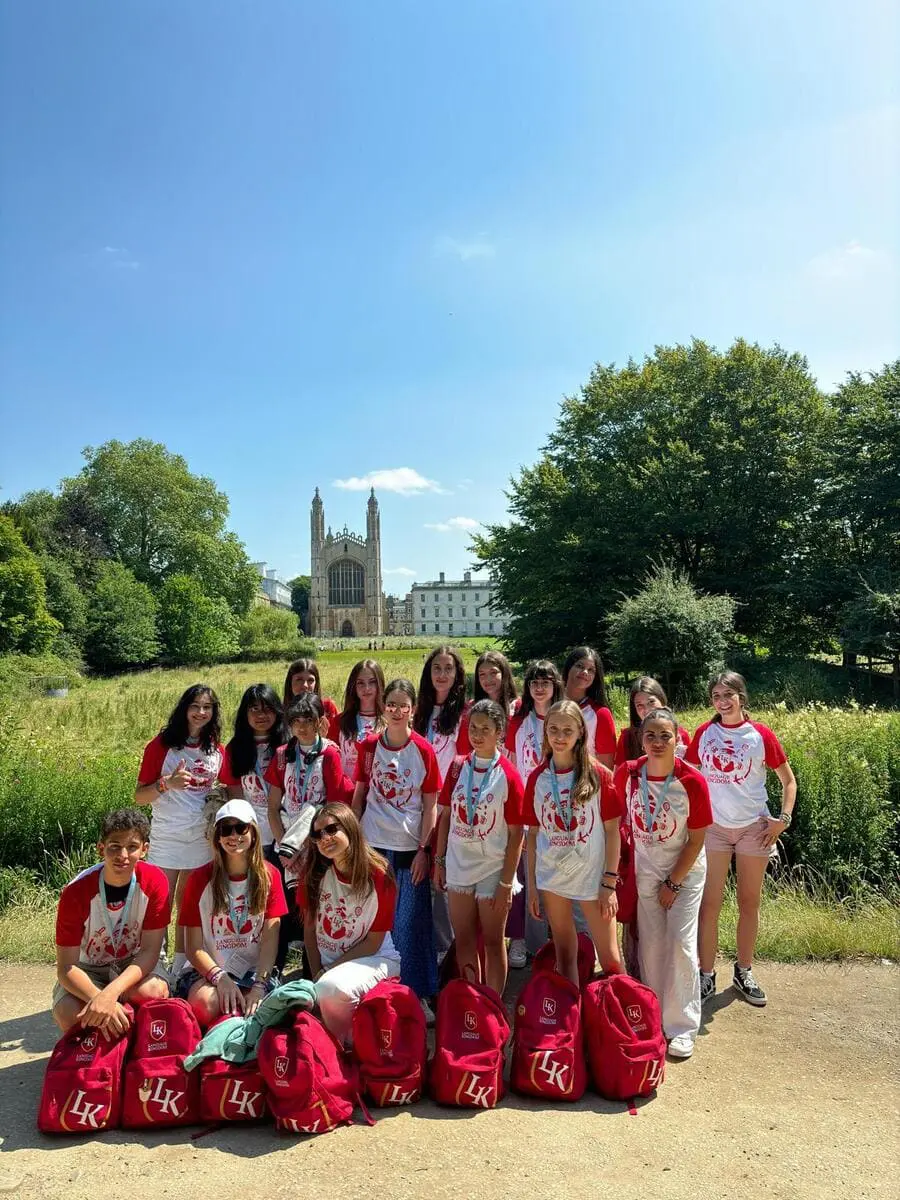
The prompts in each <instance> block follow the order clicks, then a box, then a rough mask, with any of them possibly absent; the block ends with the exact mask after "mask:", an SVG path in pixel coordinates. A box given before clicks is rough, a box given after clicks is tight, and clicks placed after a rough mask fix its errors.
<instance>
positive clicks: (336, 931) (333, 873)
mask: <svg viewBox="0 0 900 1200" xmlns="http://www.w3.org/2000/svg"><path fill="white" fill-rule="evenodd" d="M372 883H373V888H372V890H371V892H369V894H368V896H364V897H360V895H359V894H358V893H357V892H354V891H351V888H350V881H349V879H345V878H344V877H343V875H341V874H340V873H339V872H338V871H337V870H336V868H335V867H334V866H333V865H332V866H330V867H329V868H328V870H327V871H326V872H325V874H324V876H323V877H322V883H321V886H320V888H319V908H318V911H317V913H316V945H317V946H318V948H319V956H320V957H321V959H322V966H323V967H329V966H331V964H332V963H333V962H336V961H337V959H339V958H340V957H341V955H343V954H346V953H347V951H348V950H351V949H352V948H353V947H354V946H355V945H357V943H358V942H361V941H362V940H363V938H364V937H367V936H368V935H369V934H370V933H383V934H384V940H383V941H382V943H381V946H380V948H379V949H378V950H376V951H375V954H376V955H378V956H379V957H380V958H391V959H395V960H396V961H397V962H399V961H400V955H399V954H398V952H397V949H396V947H395V946H394V943H393V941H392V940H391V929H392V928H393V925H394V907H395V905H396V901H397V886H396V884H395V883H394V881H393V879H390V878H389V877H388V876H387V875H385V873H384V872H383V871H376V872H375V873H374V876H373V878H372ZM299 900H300V907H301V909H303V908H304V907H305V906H306V893H305V889H303V888H302V886H301V892H300V896H299Z"/></svg>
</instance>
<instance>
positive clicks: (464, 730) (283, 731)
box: [53, 646, 796, 1058]
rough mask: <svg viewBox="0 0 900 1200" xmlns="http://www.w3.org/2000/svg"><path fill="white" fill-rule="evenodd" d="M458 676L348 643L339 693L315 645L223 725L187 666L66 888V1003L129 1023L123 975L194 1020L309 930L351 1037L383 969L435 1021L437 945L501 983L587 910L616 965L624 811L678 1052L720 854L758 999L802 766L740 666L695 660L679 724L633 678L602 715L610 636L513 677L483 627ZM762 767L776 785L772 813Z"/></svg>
mask: <svg viewBox="0 0 900 1200" xmlns="http://www.w3.org/2000/svg"><path fill="white" fill-rule="evenodd" d="M473 693H474V695H473V698H472V699H471V700H468V699H467V694H466V674H465V670H464V667H463V663H462V659H461V658H460V656H459V654H458V652H457V651H456V650H455V649H453V648H452V647H450V646H440V647H438V648H437V649H435V650H433V651H432V652H431V653H430V654H429V655H428V657H427V659H426V661H425V664H424V667H423V671H422V677H421V680H420V684H419V689H418V693H417V692H416V689H415V687H414V686H413V684H412V683H411V682H410V681H409V680H407V679H394V680H391V681H390V682H387V683H386V682H385V679H384V675H383V672H382V670H381V667H380V666H379V664H378V663H377V662H376V661H375V660H373V659H370V658H367V659H364V660H362V661H361V662H359V663H357V664H356V665H355V666H354V667H353V669H352V671H351V672H350V676H349V679H348V681H347V686H346V690H345V695H344V703H343V709H342V711H341V712H338V711H337V709H336V707H335V706H334V704H333V703H332V701H330V700H329V699H328V698H326V697H323V696H322V695H321V689H320V681H319V675H318V670H317V668H316V664H315V662H314V661H313V660H310V659H300V660H297V661H296V662H294V663H292V664H291V665H290V667H289V669H288V672H287V677H286V680H285V687H284V696H283V699H279V697H278V696H277V695H276V693H275V692H274V691H273V689H272V688H270V687H269V686H267V685H265V684H256V685H254V686H253V687H250V688H248V689H247V690H246V692H245V693H244V695H243V697H242V700H241V703H240V706H239V708H238V711H237V715H236V718H235V726H234V735H233V737H232V739H231V740H230V741H229V743H228V745H227V746H225V747H223V746H222V745H221V744H220V731H221V713H220V706H219V701H218V698H217V697H216V694H215V692H214V691H213V690H212V688H210V687H209V686H207V685H206V684H196V685H194V686H193V687H191V688H188V689H187V691H186V692H185V693H184V695H183V696H182V697H181V699H180V700H179V702H178V704H177V705H176V706H175V708H174V710H173V711H172V713H171V715H170V717H169V720H168V722H167V724H166V726H165V728H163V729H162V731H161V732H160V733H159V734H158V735H157V736H156V737H155V738H154V739H153V740H152V741H151V742H150V743H149V744H148V745H147V747H146V749H145V751H144V756H143V761H142V763H141V768H140V772H139V775H138V784H137V789H136V793H135V799H136V801H137V803H138V804H141V805H149V807H150V811H151V819H150V821H149V822H148V820H147V817H146V816H145V815H144V813H143V812H142V811H141V810H140V809H138V808H132V809H125V810H119V811H117V812H115V813H112V814H110V815H109V817H107V819H106V821H105V823H104V826H103V829H102V831H101V837H100V843H99V850H100V857H101V862H100V863H99V864H98V865H97V866H95V867H93V868H90V869H89V870H87V871H85V872H82V874H81V875H79V876H78V877H77V878H76V879H75V880H73V881H72V882H71V883H70V884H69V885H68V886H67V887H66V888H65V889H64V891H63V894H62V897H61V899H60V905H59V912H58V918H57V933H56V942H57V986H56V989H55V991H54V997H53V1015H54V1017H55V1019H56V1021H57V1023H58V1024H59V1025H60V1027H61V1028H63V1029H64V1030H65V1029H67V1028H69V1027H70V1026H71V1025H72V1024H74V1023H75V1022H76V1021H81V1022H82V1023H83V1024H87V1025H96V1026H100V1027H107V1026H108V1027H109V1028H110V1029H112V1030H119V1029H121V1028H122V1024H123V1022H127V1016H126V1015H125V1012H124V1010H123V1008H122V1003H123V1002H124V1000H125V999H126V997H127V998H128V999H129V1000H130V1001H132V1002H137V1003H140V1002H141V1001H142V1000H144V999H148V998H156V997H159V996H164V995H168V994H169V988H170V986H174V987H176V988H177V989H178V992H179V994H182V995H185V996H186V997H187V999H188V1001H189V1002H190V1004H191V1005H192V1007H193V1009H194V1011H195V1012H196V1014H197V1016H198V1018H199V1020H200V1022H201V1024H202V1025H204V1026H205V1025H208V1024H210V1023H211V1022H213V1021H214V1020H216V1019H217V1018H218V1017H219V1016H221V1015H232V1014H241V1013H243V1014H247V1015H249V1014H252V1013H253V1012H254V1010H255V1008H256V1007H257V1005H258V1004H259V1002H260V1001H261V1000H262V998H263V997H264V996H265V995H266V994H267V992H268V991H269V990H270V989H271V988H272V987H273V986H275V983H276V982H277V980H278V978H279V976H280V973H281V972H282V971H283V969H284V966H285V961H286V958H287V954H288V949H289V945H290V942H291V941H292V940H298V939H299V938H300V937H302V941H303V946H304V951H305V953H304V955H303V960H304V968H303V969H304V972H305V973H306V974H308V976H309V977H310V978H313V979H315V980H316V983H317V998H318V1005H319V1010H320V1015H321V1018H322V1020H323V1022H324V1023H325V1024H326V1025H327V1026H328V1028H329V1029H330V1030H331V1031H332V1032H333V1033H334V1034H335V1035H336V1036H338V1037H339V1038H342V1039H344V1040H346V1039H347V1038H348V1037H349V1032H350V1025H351V1020H352V1014H353V1010H354V1007H355V1006H356V1004H358V1002H359V1000H360V998H361V997H362V996H363V995H365V994H366V992H368V991H369V990H370V989H371V988H373V987H374V986H375V985H376V984H377V983H379V982H381V981H382V980H385V979H388V978H395V977H399V978H400V980H401V981H402V982H403V983H405V984H407V985H409V986H410V987H411V988H412V989H413V990H414V991H415V993H416V995H417V996H418V997H419V998H420V1001H421V1004H422V1007H423V1009H424V1010H425V1014H426V1018H427V1019H429V1020H432V1019H433V1014H432V1009H431V1007H430V1006H431V1003H432V1001H433V997H434V996H435V994H436V992H437V990H438V967H439V962H440V961H441V960H442V959H443V958H444V957H445V956H446V955H447V954H448V952H450V951H451V949H452V952H453V953H454V955H455V960H456V965H457V967H458V969H459V971H460V972H461V973H471V974H472V975H473V976H474V977H476V978H478V979H479V980H481V981H482V982H485V983H487V984H488V985H489V986H490V987H491V988H493V989H494V990H495V991H496V992H497V993H498V994H500V995H502V993H503V990H504V987H505V984H506V979H507V971H508V966H509V965H512V966H513V967H521V966H524V965H525V961H526V954H527V947H528V945H529V944H530V945H531V947H532V948H535V949H536V948H537V946H539V945H540V944H541V943H542V942H543V941H545V940H546V938H547V935H548V933H549V936H550V937H551V938H552V940H553V943H554V947H555V954H556V968H557V970H558V971H559V973H560V974H562V975H564V976H566V977H568V978H569V979H571V980H572V981H573V982H574V983H576V984H577V983H578V964H577V933H578V930H579V929H582V930H586V931H587V932H589V934H590V937H591V939H592V941H593V943H594V946H595V949H596V955H597V959H598V961H599V964H600V966H601V968H602V969H603V970H604V971H605V972H607V973H615V972H619V971H622V970H623V969H624V967H623V961H622V960H623V954H622V952H620V948H619V939H618V936H617V915H618V904H619V894H620V889H621V878H620V865H621V861H622V845H621V842H622V838H623V835H624V837H625V840H626V841H627V843H628V844H629V846H630V848H631V857H632V865H631V869H632V871H633V881H632V882H633V884H634V886H635V887H636V892H637V904H636V913H635V916H634V918H633V919H631V920H629V922H628V924H627V925H626V926H625V934H624V937H623V950H624V957H625V964H626V965H627V966H628V968H629V969H630V970H631V971H632V972H633V973H639V975H640V978H641V979H642V980H643V982H644V983H645V984H647V985H648V986H649V987H651V988H652V989H653V991H654V992H655V993H656V995H657V997H658V998H659V1001H660V1006H661V1011H662V1020H663V1029H664V1032H665V1035H666V1037H667V1039H668V1041H669V1053H670V1054H671V1055H672V1056H673V1057H680V1058H687V1057H689V1056H690V1055H691V1053H692V1052H693V1048H694V1041H695V1039H696V1036H697V1032H698V1029H699V1026H700V1017H701V1005H702V1003H703V1002H704V1001H705V1000H707V999H708V998H710V997H711V996H713V995H714V994H715V990H716V977H715V971H714V965H715V958H716V952H717V946H718V921H719V912H720V909H721V905H722V899H723V893H724V888H725V881H726V878H727V875H728V871H729V867H730V864H731V861H732V858H734V860H735V865H736V874H737V896H738V908H739V918H738V928H737V961H736V962H735V964H734V976H733V986H734V987H735V989H736V990H737V991H738V992H739V993H740V994H741V995H742V996H743V997H744V998H745V999H746V1000H748V1001H749V1002H750V1003H751V1004H754V1005H757V1006H761V1005H764V1004H765V1002H766V997H765V994H764V992H763V990H762V988H761V987H760V986H759V984H758V982H757V981H756V979H755V977H754V975H753V972H752V964H753V953H754V947H755V942H756V935H757V929H758V919H759V901H760V894H761V890H762V882H763V877H764V874H765V870H766V865H767V863H768V860H769V857H770V854H771V852H772V847H773V846H774V844H775V842H776V841H777V839H778V837H779V836H780V835H781V834H782V833H783V832H784V830H785V829H786V828H787V826H788V825H789V824H790V821H791V814H792V811H793V807H794V803H795V799H796V784H795V781H794V776H793V773H792V771H791V768H790V766H789V764H788V762H787V760H786V757H785V754H784V751H783V749H782V747H781V745H780V744H779V742H778V739H777V737H776V735H775V734H774V733H773V732H772V731H771V730H770V729H769V728H768V727H766V726H764V725H762V724H760V723H758V722H754V721H751V720H750V717H749V712H748V697H747V689H746V685H745V683H744V680H743V678H742V677H741V676H740V675H738V674H736V673H735V672H730V671H727V672H724V673H722V674H720V675H717V676H716V677H715V678H714V679H712V680H711V681H710V684H709V698H710V700H711V703H712V706H713V709H714V710H715V711H714V715H713V716H712V718H711V719H710V720H709V721H706V722H704V723H703V724H701V725H700V727H699V728H698V729H697V730H696V731H695V733H694V734H693V736H691V735H689V734H688V732H687V731H686V730H685V729H683V728H682V727H681V726H680V725H679V723H678V720H677V718H676V716H675V715H674V713H673V712H672V710H671V709H670V708H669V706H668V704H667V699H666V695H665V693H664V691H663V689H662V688H661V686H660V685H659V683H658V682H657V681H656V680H655V679H653V678H651V677H649V676H642V677H641V678H639V679H637V680H636V681H635V683H634V684H633V686H632V688H631V694H630V702H629V707H630V721H629V724H628V725H627V726H626V727H625V728H623V729H622V730H621V733H620V734H619V736H618V738H617V736H616V728H615V723H614V720H613V717H612V714H611V712H610V710H609V707H608V704H607V700H606V689H605V683H604V675H603V666H602V663H601V660H600V657H599V655H598V654H597V653H596V651H594V650H593V649H591V648H590V647H585V646H582V647H578V648H577V649H575V650H574V651H573V652H572V653H571V654H570V655H569V656H568V657H567V659H566V661H565V663H564V665H563V669H562V672H560V671H559V670H558V669H557V667H556V666H555V665H554V664H553V663H551V662H549V661H538V662H532V663H530V664H529V665H528V667H527V669H526V671H525V676H524V689H523V695H522V697H521V699H520V698H519V697H517V694H516V686H515V682H514V679H513V675H512V671H511V669H510V665H509V663H508V661H507V660H506V658H505V657H504V655H503V654H501V653H499V652H497V651H493V650H490V651H486V652H485V653H484V654H482V655H481V657H480V658H479V659H478V661H477V663H476V667H475V675H474V681H473ZM767 769H771V770H773V771H775V772H777V774H778V777H779V779H780V781H781V785H782V806H781V812H780V814H779V815H778V816H777V817H774V816H772V815H771V814H770V812H769V808H768V805H767V799H766V772H767ZM310 818H311V819H310ZM304 820H305V821H306V824H305V825H303V840H302V841H301V842H300V844H299V849H298V848H296V846H297V839H296V838H294V839H293V840H292V833H293V832H294V831H296V829H297V828H298V824H297V823H300V824H303V822H304ZM292 827H293V830H292ZM285 843H286V844H285ZM523 849H524V852H523ZM172 903H174V905H175V906H176V909H177V918H178V919H177V934H176V941H175V946H174V959H173V961H172V962H171V964H166V963H165V960H164V958H162V957H161V954H162V951H163V942H164V937H165V932H166V928H167V926H168V924H169V920H170V915H171V914H170V904H172ZM507 939H509V955H508V952H507ZM161 964H165V965H161Z"/></svg>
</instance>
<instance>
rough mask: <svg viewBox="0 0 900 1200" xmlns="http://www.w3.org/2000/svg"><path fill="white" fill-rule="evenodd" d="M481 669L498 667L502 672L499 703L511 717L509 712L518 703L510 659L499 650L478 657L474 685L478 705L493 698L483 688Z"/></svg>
mask: <svg viewBox="0 0 900 1200" xmlns="http://www.w3.org/2000/svg"><path fill="white" fill-rule="evenodd" d="M481 667H496V668H497V670H498V671H499V672H500V699H499V700H498V701H497V703H498V704H499V705H501V707H502V708H503V711H504V712H505V713H506V714H507V716H509V710H510V708H511V707H512V705H513V704H514V703H515V701H516V697H517V694H518V693H517V692H516V681H515V680H514V679H513V673H512V667H511V666H510V665H509V659H508V658H507V657H506V655H505V654H501V653H500V651H499V650H485V652H484V653H483V654H481V655H479V657H478V661H477V662H476V663H475V675H474V683H473V685H472V695H473V696H474V697H475V701H476V703H477V702H478V701H479V700H490V699H491V697H490V696H489V695H488V694H487V692H486V691H485V690H484V688H483V687H482V686H481V681H480V680H479V678H478V672H479V669H480V668H481Z"/></svg>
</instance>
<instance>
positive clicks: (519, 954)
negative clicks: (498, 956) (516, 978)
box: [508, 938, 528, 971]
mask: <svg viewBox="0 0 900 1200" xmlns="http://www.w3.org/2000/svg"><path fill="white" fill-rule="evenodd" d="M508 957H509V966H510V970H512V971H521V970H522V968H523V967H525V966H527V965H528V952H527V951H526V949H525V939H524V938H510V939H509V956H508Z"/></svg>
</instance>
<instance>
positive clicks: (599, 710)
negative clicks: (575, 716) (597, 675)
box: [579, 699, 616, 755]
mask: <svg viewBox="0 0 900 1200" xmlns="http://www.w3.org/2000/svg"><path fill="white" fill-rule="evenodd" d="M579 708H580V709H581V715H582V716H583V717H584V723H585V725H586V727H587V734H588V739H587V740H588V745H589V746H593V748H594V749H593V753H594V754H613V755H614V754H615V752H616V723H615V721H614V720H613V715H612V713H611V712H610V711H609V709H608V708H604V707H603V706H602V705H601V704H593V703H592V702H591V701H590V700H587V699H585V700H581V701H579Z"/></svg>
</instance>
